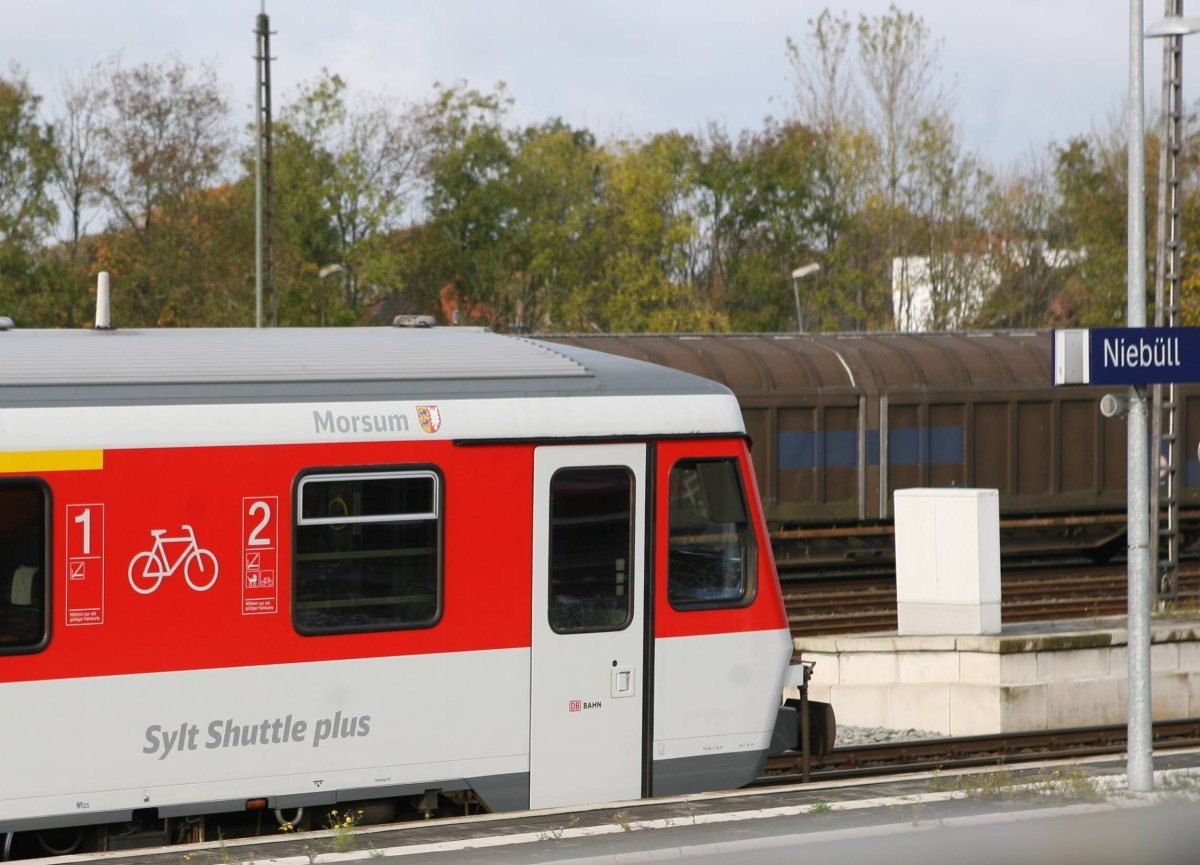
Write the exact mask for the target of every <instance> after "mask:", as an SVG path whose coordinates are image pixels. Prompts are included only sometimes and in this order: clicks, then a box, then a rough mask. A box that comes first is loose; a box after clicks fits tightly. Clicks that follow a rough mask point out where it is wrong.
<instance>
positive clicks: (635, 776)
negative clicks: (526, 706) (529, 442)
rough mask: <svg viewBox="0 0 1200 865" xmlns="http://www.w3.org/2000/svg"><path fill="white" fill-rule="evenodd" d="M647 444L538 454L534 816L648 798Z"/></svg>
mask: <svg viewBox="0 0 1200 865" xmlns="http://www.w3.org/2000/svg"><path fill="white" fill-rule="evenodd" d="M646 479H647V473H646V446H645V445H641V444H619V445H615V444H614V445H586V446H561V447H555V446H549V447H539V448H537V450H536V451H535V454H534V499H533V501H534V505H533V526H534V528H533V562H534V564H533V633H532V647H533V648H532V659H531V667H532V669H531V676H532V681H531V686H530V714H531V722H530V741H529V773H530V780H529V805H530V807H531V808H539V807H549V806H552V805H572V804H578V803H582V802H597V801H611V800H616V799H633V798H637V797H638V796H640V795H641V794H642V765H643V762H642V751H643V748H644V747H645V745H644V741H643V726H644V725H643V716H644V712H645V711H646V710H645V706H646V701H645V700H644V697H643V689H644V688H645V687H646V677H645V665H644V661H645V659H644V653H645V622H646V617H645V610H644V604H645V597H646V594H645V579H646V577H645V559H646V557H645V549H646V531H645V526H646Z"/></svg>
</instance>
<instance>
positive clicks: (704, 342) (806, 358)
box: [545, 331, 1050, 400]
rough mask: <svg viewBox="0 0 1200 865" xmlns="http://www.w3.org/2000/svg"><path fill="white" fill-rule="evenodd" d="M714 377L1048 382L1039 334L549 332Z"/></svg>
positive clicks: (1002, 387) (745, 388)
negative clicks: (619, 333) (563, 333)
mask: <svg viewBox="0 0 1200 865" xmlns="http://www.w3.org/2000/svg"><path fill="white" fill-rule="evenodd" d="M545 338H546V339H547V340H550V341H553V342H555V343H557V344H560V345H572V346H585V347H587V348H593V349H599V350H602V351H609V352H612V353H614V354H619V355H622V356H624V357H630V358H636V359H639V360H646V361H650V362H652V363H658V364H663V365H665V366H670V367H672V368H674V369H679V370H686V371H688V372H691V373H694V374H696V375H701V376H704V377H706V378H710V379H713V380H714V381H719V382H721V383H723V384H725V385H727V386H728V387H730V388H731V389H732V390H733V391H734V392H735V393H736V394H738V397H739V398H741V399H743V400H745V399H747V398H749V397H754V396H756V395H759V396H767V395H772V396H777V395H779V394H781V393H788V392H804V393H807V394H810V395H815V394H821V393H828V394H838V393H842V394H849V393H862V394H871V393H903V392H905V391H910V392H925V391H930V390H943V389H953V388H958V387H961V388H964V389H965V388H971V389H974V390H980V391H982V390H994V391H997V392H1011V391H1013V390H1021V389H1024V388H1046V387H1049V385H1050V335H1049V332H1048V331H978V332H968V331H963V332H948V333H924V334H911V333H853V334H695V335H673V336H664V335H655V334H646V335H641V334H637V335H593V334H580V335H575V334H572V335H563V336H548V337H545Z"/></svg>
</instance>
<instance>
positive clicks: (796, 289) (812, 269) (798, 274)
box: [792, 262, 821, 333]
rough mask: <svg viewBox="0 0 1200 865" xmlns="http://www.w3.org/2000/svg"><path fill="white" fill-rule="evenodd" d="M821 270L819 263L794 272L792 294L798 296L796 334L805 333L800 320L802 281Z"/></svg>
mask: <svg viewBox="0 0 1200 865" xmlns="http://www.w3.org/2000/svg"><path fill="white" fill-rule="evenodd" d="M820 269H821V265H819V264H817V263H815V262H814V263H812V264H806V265H804V266H803V267H797V268H796V269H795V270H793V271H792V293H793V294H795V295H796V333H804V322H803V320H802V319H801V318H800V280H802V279H804V277H806V276H809V275H811V274H814V273H816V272H817V271H818V270H820Z"/></svg>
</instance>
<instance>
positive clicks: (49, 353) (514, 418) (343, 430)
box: [0, 327, 745, 465]
mask: <svg viewBox="0 0 1200 865" xmlns="http://www.w3.org/2000/svg"><path fill="white" fill-rule="evenodd" d="M0 370H3V371H4V372H3V376H2V377H0V452H3V451H10V452H26V451H29V452H36V451H57V450H63V451H72V452H73V451H75V450H78V449H81V448H82V449H85V450H87V451H88V452H91V451H94V450H97V449H99V450H105V449H108V448H138V447H190V446H214V445H238V444H271V443H277V444H287V443H308V442H351V441H400V440H425V439H431V438H432V439H438V438H441V439H452V440H455V441H461V442H469V441H476V442H479V441H483V442H486V441H513V440H541V439H563V438H566V439H604V438H625V437H659V436H692V435H741V434H743V433H744V430H745V427H744V425H743V421H742V415H741V412H740V411H739V409H738V403H737V400H736V399H735V398H734V396H733V394H732V393H730V391H729V390H728V388H725V387H724V386H722V385H720V384H718V383H716V382H713V381H710V380H706V379H704V378H701V377H698V376H693V375H689V374H687V373H684V372H679V371H676V370H672V369H667V368H665V367H659V366H654V365H651V364H647V363H640V362H637V361H634V360H630V359H628V358H622V357H618V356H615V355H612V354H605V353H601V352H597V351H590V350H588V349H585V348H578V347H574V346H562V345H554V344H550V343H546V342H542V341H539V340H535V339H525V338H520V337H509V336H502V335H500V334H495V333H491V332H490V331H487V330H483V329H479V328H430V329H413V328H393V327H378V328H311V329H305V328H294V329H292V328H287V329H285V328H278V329H274V328H272V329H261V330H259V329H173V330H133V329H131V330H125V329H121V330H113V331H101V330H91V331H89V330H24V331H23V330H15V329H10V330H0ZM0 456H3V454H2V453H0ZM0 465H3V460H0Z"/></svg>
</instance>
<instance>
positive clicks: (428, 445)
mask: <svg viewBox="0 0 1200 865" xmlns="http://www.w3.org/2000/svg"><path fill="white" fill-rule="evenodd" d="M0 369H2V370H3V376H2V377H0V841H6V842H7V843H8V844H10V845H11V844H12V840H13V837H14V835H13V833H18V835H17V837H18V838H20V837H21V836H20V833H24V832H33V833H36V832H37V831H39V830H46V829H49V828H52V827H62V826H80V825H90V826H100V825H103V824H113V823H121V822H124V821H132V820H136V819H138V818H146V822H148V823H153V824H156V825H161V824H162V822H163V821H166V822H167V823H168V824H169V822H170V821H171V820H172V819H173V818H195V817H196V816H197V815H206V814H208V815H211V814H217V813H222V812H225V813H228V812H244V811H245V809H246V808H247V806H248V805H252V806H253V805H257V806H264V805H265V806H266V807H268V808H275V809H286V810H288V811H290V810H291V809H295V808H300V807H306V806H317V805H332V804H334V803H338V802H347V801H354V802H360V801H363V800H373V799H385V798H388V797H392V798H403V797H412V796H418V797H423V798H424V799H425V800H426V801H429V797H430V796H431V795H433V794H434V793H436V792H440V793H450V792H452V791H467V790H470V791H473V792H474V793H475V794H477V796H478V797H479V799H481V800H482V801H483V803H485V804H486V806H487V807H489V808H491V809H493V810H504V809H521V808H527V807H534V808H537V807H543V806H556V805H571V804H577V803H583V802H592V801H607V800H616V799H627V798H636V797H642V796H650V795H663V794H671V793H679V792H687V791H697V790H704V789H717V788H729V787H734V786H738V785H741V784H744V783H746V782H747V781H749V780H751V779H753V778H754V777H755V776H756V775H757V774H758V772H759V769H760V768H761V765H762V761H763V759H764V757H765V755H766V753H767V750H768V747H769V745H770V742H771V737H772V731H773V729H774V727H775V725H776V721H777V715H778V709H779V702H780V692H781V689H782V687H783V686H784V684H785V681H786V680H787V679H788V676H789V672H788V666H789V656H790V654H791V641H790V638H789V632H788V628H787V622H786V619H785V614H784V609H783V605H782V602H781V598H780V591H779V586H778V583H777V579H776V575H775V570H774V564H773V561H772V558H771V551H770V546H769V544H768V541H767V536H766V534H765V532H764V523H763V519H762V515H761V513H760V507H759V499H758V494H757V491H756V489H755V486H754V474H753V471H752V470H751V466H750V461H749V456H748V452H747V443H746V440H745V436H744V434H743V426H742V418H741V414H740V412H739V410H738V404H737V402H736V400H735V399H734V397H733V396H732V395H731V394H730V393H729V392H728V391H727V390H726V389H724V388H723V387H721V386H719V385H716V384H714V383H712V382H709V381H706V380H702V379H700V378H696V377H693V376H689V375H685V374H681V373H678V372H674V371H671V370H667V369H665V368H661V367H655V366H650V365H646V364H641V363H638V362H635V361H629V360H625V359H622V358H617V357H613V356H609V355H604V354H599V353H596V352H590V351H587V350H584V349H577V348H566V347H562V346H552V345H550V344H547V343H540V342H537V341H534V340H526V339H515V338H508V337H504V336H500V335H496V334H492V333H488V332H485V331H479V330H471V329H440V330H439V329H421V330H417V329H400V328H370V329H322V330H199V329H197V330H171V331H168V330H158V331H147V330H120V329H117V330H110V331H102V330H93V331H22V330H20V329H8V330H4V331H0ZM209 819H210V820H211V818H209ZM210 825H211V824H210ZM93 836H94V837H93ZM104 836H105V833H104V831H103V830H100V831H96V832H91V833H88V837H89V838H93V840H91V841H89V842H88V843H90V844H91V845H93V846H96V845H99V846H103V844H104V840H103V839H104ZM72 843H74V842H72Z"/></svg>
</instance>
